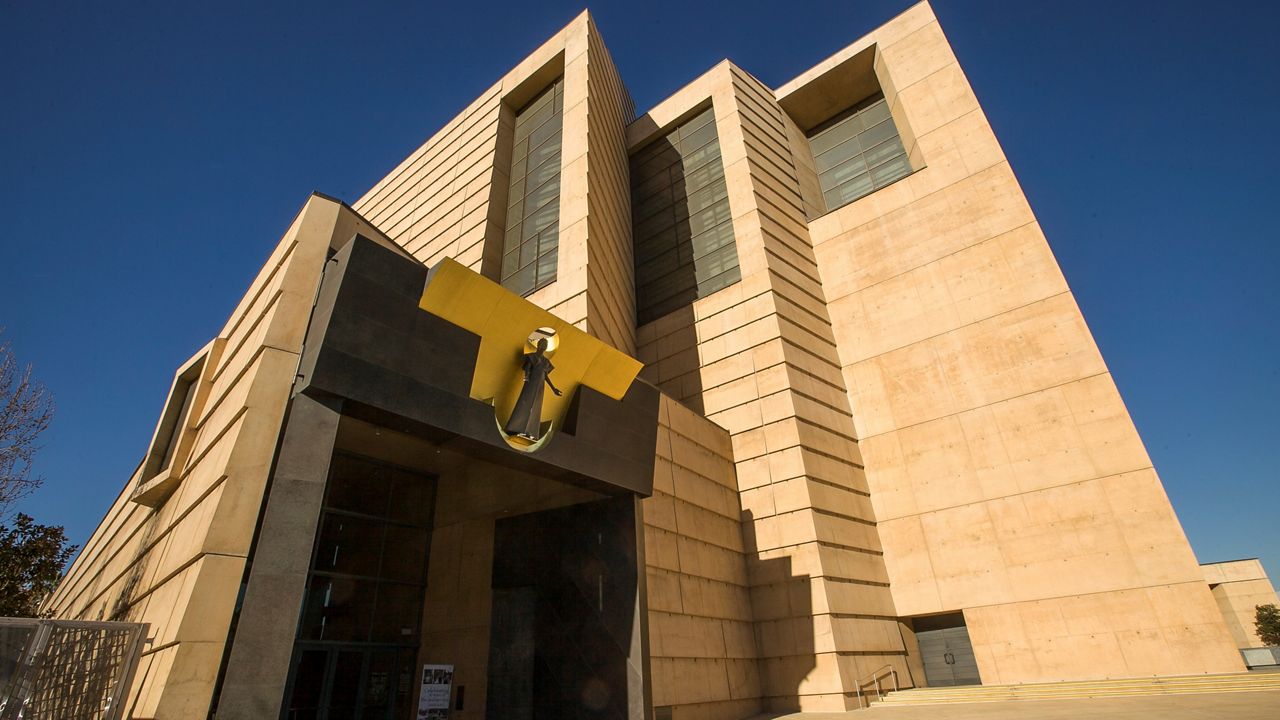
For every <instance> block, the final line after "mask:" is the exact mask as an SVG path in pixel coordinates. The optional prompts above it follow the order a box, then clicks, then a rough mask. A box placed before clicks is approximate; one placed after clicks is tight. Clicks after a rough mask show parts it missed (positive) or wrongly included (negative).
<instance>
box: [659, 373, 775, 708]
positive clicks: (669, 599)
mask: <svg viewBox="0 0 1280 720" xmlns="http://www.w3.org/2000/svg"><path fill="white" fill-rule="evenodd" d="M658 412H659V421H658V423H659V424H658V449H657V453H658V457H657V460H656V465H655V468H654V477H653V485H654V491H653V496H652V497H649V498H647V499H645V500H644V501H643V502H642V503H641V511H642V513H643V515H644V525H645V528H644V532H645V566H646V567H645V570H646V581H647V585H648V599H649V654H650V667H651V669H652V673H653V704H654V706H655V707H663V706H671V707H673V710H674V713H673V717H675V718H680V720H686V719H694V720H736V718H745V717H751V716H752V715H755V714H757V713H759V712H760V710H761V707H762V706H761V700H760V695H761V687H760V675H759V668H758V665H757V663H756V655H757V653H756V638H755V631H754V626H753V624H752V619H753V615H752V610H751V595H750V588H749V583H748V574H747V559H746V549H745V547H744V545H743V537H742V527H741V524H740V523H739V518H740V515H741V510H740V509H739V505H738V486H737V481H736V477H735V476H734V470H733V449H732V446H731V444H730V441H729V435H728V433H726V432H725V431H724V430H723V429H722V428H720V427H719V426H717V425H715V424H714V423H712V422H710V421H709V420H706V419H705V418H703V417H701V416H699V415H698V414H697V413H695V412H693V411H692V410H690V409H689V408H687V407H684V406H682V405H680V404H679V403H677V402H674V401H673V400H671V399H670V398H669V397H667V396H666V395H663V396H662V400H661V406H660V407H659V411H658Z"/></svg>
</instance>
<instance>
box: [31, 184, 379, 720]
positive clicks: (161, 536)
mask: <svg viewBox="0 0 1280 720" xmlns="http://www.w3.org/2000/svg"><path fill="white" fill-rule="evenodd" d="M356 232H362V233H364V234H366V235H373V236H376V231H374V230H372V229H371V228H369V227H368V225H367V224H366V223H364V222H363V221H361V220H360V219H359V217H358V216H357V215H356V214H355V213H353V212H351V211H350V210H349V209H347V208H345V207H343V206H342V205H341V204H339V203H337V202H334V201H332V200H328V199H325V198H322V197H319V196H313V197H312V198H311V199H310V200H308V202H307V204H306V205H305V206H304V207H303V208H302V211H301V212H300V213H299V214H298V216H297V217H296V218H295V219H294V222H293V224H292V225H291V226H290V228H289V230H288V232H286V233H285V236H284V238H283V239H282V240H281V241H280V243H279V244H278V245H277V246H276V248H275V249H274V250H273V251H272V253H271V255H270V257H269V258H268V259H267V262H266V264H265V265H264V267H263V269H262V271H261V272H260V273H259V274H258V277H257V278H256V279H255V280H254V281H253V283H252V284H251V285H250V287H249V290H248V292H247V293H246V294H245V297H244V299H243V300H241V302H240V304H239V305H238V306H237V307H236V309H235V311H234V312H233V313H232V314H231V317H230V319H229V320H228V321H227V324H226V325H225V326H224V327H223V329H222V330H221V331H220V332H219V333H218V336H217V337H218V338H219V339H220V340H222V341H223V342H225V347H224V348H223V350H222V352H221V355H220V356H219V357H218V358H217V359H216V362H215V363H214V365H213V366H211V367H210V368H208V369H207V371H206V372H207V374H208V378H209V381H210V383H211V386H210V389H209V394H208V397H207V399H206V401H205V403H204V405H203V406H202V407H196V408H193V409H192V416H191V418H190V422H189V423H188V424H187V427H186V429H185V432H189V433H194V435H195V438H194V446H193V450H192V452H191V455H190V458H189V459H188V461H187V463H186V466H185V468H184V469H182V470H181V472H180V477H181V481H180V484H179V485H178V487H177V488H176V490H175V491H174V493H173V495H172V496H170V497H169V498H168V499H167V501H165V502H164V503H163V504H162V505H160V506H159V507H157V508H151V507H144V506H142V505H138V504H136V503H134V502H132V501H131V500H130V498H131V496H132V494H133V491H134V490H135V488H136V485H137V480H138V477H137V474H136V473H135V476H134V477H133V478H131V479H130V480H129V482H128V484H126V486H125V489H124V491H123V492H122V493H121V495H120V497H119V498H117V500H116V502H115V503H114V504H113V505H112V507H111V509H110V510H109V511H108V513H107V515H106V517H105V518H104V519H103V521H102V523H101V524H100V525H99V526H98V529H97V530H96V531H95V532H94V534H93V536H92V537H91V538H90V539H89V541H88V542H86V543H85V546H84V549H83V550H82V551H81V552H80V554H79V556H78V557H77V558H76V560H75V561H74V562H73V564H72V566H71V568H70V569H69V570H68V572H67V575H66V576H65V577H64V578H63V580H62V582H61V583H60V584H59V585H58V588H57V589H56V590H55V591H54V593H53V595H52V596H51V597H50V598H49V600H48V601H47V602H46V605H45V609H46V610H47V611H49V612H50V613H52V614H53V615H54V616H55V617H60V618H75V619H87V620H97V619H104V620H128V621H133V622H146V623H150V624H151V635H152V637H153V638H154V641H153V642H152V643H151V644H150V645H148V646H147V647H146V650H145V653H144V655H143V657H142V662H141V664H140V665H139V667H138V673H137V676H136V679H135V682H134V687H133V688H132V690H131V691H130V700H129V715H130V717H135V718H189V717H203V716H204V715H205V714H206V712H207V710H208V706H209V701H210V697H211V694H212V692H213V684H214V681H215V679H216V677H217V672H218V666H219V663H220V662H221V659H222V652H223V648H224V645H225V642H226V639H227V630H228V626H229V624H230V620H231V613H232V610H233V608H234V604H235V600H236V595H237V593H238V592H239V589H240V580H241V577H242V575H243V573H244V563H245V558H246V556H247V555H248V552H249V543H250V542H251V540H252V538H253V531H254V525H255V522H256V520H257V517H258V512H259V509H260V507H261V503H262V493H263V489H264V487H265V484H266V480H267V474H268V471H269V469H270V465H271V460H272V456H273V454H274V452H275V442H276V437H277V435H278V434H279V429H280V424H281V422H282V419H283V415H284V410H285V405H286V403H287V401H288V397H289V391H290V388H291V387H292V383H293V377H294V374H295V373H296V371H297V366H298V353H299V352H300V350H301V346H302V338H303V334H304V333H305V331H306V324H307V319H308V317H309V315H310V311H311V304H312V301H313V300H314V297H315V291H316V286H317V283H318V280H319V277H320V272H321V267H322V265H323V263H324V260H325V254H326V252H327V251H328V249H329V247H330V245H331V243H334V242H344V241H345V240H347V239H349V238H350V237H351V236H352V235H353V234H355V233H356Z"/></svg>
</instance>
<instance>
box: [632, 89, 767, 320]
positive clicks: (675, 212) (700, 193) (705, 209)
mask: <svg viewBox="0 0 1280 720" xmlns="http://www.w3.org/2000/svg"><path fill="white" fill-rule="evenodd" d="M631 218H632V226H633V235H632V237H633V243H634V248H635V270H636V316H637V321H638V322H639V324H641V325H643V324H645V323H647V322H650V321H652V320H655V319H657V318H659V317H662V316H663V315H666V314H667V313H670V312H672V311H673V310H677V309H679V308H680V307H682V306H684V305H688V304H689V303H691V302H693V301H694V300H696V299H698V298H700V297H705V296H707V295H710V294H711V293H713V292H715V291H717V290H720V289H722V288H724V287H726V286H728V285H731V284H733V283H735V282H737V281H738V280H740V279H741V277H742V274H741V271H740V270H739V268H738V249H737V246H736V245H735V244H734V241H733V223H732V221H731V219H730V217H729V193H728V189H727V187H726V186H725V178H724V163H723V162H721V160H720V142H719V140H718V139H717V137H716V123H715V116H714V114H713V112H712V109H711V108H707V109H706V110H705V111H703V112H702V113H700V114H698V115H697V116H696V117H694V118H692V119H691V120H688V121H687V122H684V123H682V124H681V125H680V126H679V127H677V128H676V129H674V130H672V131H671V132H669V133H667V134H666V135H665V136H663V137H662V138H660V139H658V140H657V141H655V142H653V143H651V144H649V145H647V146H645V147H644V148H643V149H641V150H640V151H639V152H637V153H636V154H635V155H633V156H632V157H631Z"/></svg>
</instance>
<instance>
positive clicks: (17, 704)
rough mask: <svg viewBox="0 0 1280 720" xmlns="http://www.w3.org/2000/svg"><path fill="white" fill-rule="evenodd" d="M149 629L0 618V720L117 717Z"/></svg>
mask: <svg viewBox="0 0 1280 720" xmlns="http://www.w3.org/2000/svg"><path fill="white" fill-rule="evenodd" d="M148 627H149V626H148V625H147V623H126V622H87V621H82V620H37V619H35V618H0V720H120V719H121V718H123V717H124V712H125V701H126V700H127V696H128V692H129V686H130V684H131V683H132V682H133V674H134V671H135V670H136V669H137V667H138V658H139V656H141V655H142V645H143V643H144V642H146V640H147V630H148Z"/></svg>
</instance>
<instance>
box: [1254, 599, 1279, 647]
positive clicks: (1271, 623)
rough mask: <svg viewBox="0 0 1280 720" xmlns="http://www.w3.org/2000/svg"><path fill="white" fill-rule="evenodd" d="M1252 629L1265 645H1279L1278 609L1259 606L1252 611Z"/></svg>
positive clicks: (1273, 606)
mask: <svg viewBox="0 0 1280 720" xmlns="http://www.w3.org/2000/svg"><path fill="white" fill-rule="evenodd" d="M1253 627H1254V628H1255V629H1256V630H1257V631H1258V637H1260V638H1262V642H1263V643H1264V644H1266V645H1271V646H1276V645H1280V608H1277V607H1276V606H1275V605H1259V606H1258V607H1257V608H1255V609H1254V616H1253Z"/></svg>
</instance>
